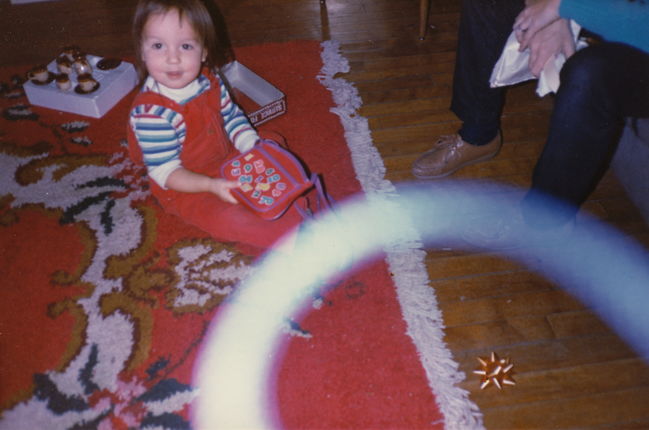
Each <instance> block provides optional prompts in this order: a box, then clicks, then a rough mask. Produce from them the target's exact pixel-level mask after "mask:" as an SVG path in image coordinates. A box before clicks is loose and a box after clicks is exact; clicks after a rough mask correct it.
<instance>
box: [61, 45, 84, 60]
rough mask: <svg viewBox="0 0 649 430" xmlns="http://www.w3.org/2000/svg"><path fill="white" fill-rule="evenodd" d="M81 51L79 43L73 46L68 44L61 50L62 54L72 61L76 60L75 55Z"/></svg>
mask: <svg viewBox="0 0 649 430" xmlns="http://www.w3.org/2000/svg"><path fill="white" fill-rule="evenodd" d="M79 52H81V48H79V47H78V46H77V45H71V46H66V47H64V48H63V50H62V51H61V55H63V56H65V57H67V58H68V60H70V62H72V61H74V57H75V55H76V54H77V53H79Z"/></svg>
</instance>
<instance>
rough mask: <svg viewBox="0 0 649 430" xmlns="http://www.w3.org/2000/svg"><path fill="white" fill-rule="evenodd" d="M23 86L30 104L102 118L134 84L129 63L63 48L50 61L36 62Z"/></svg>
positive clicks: (133, 74)
mask: <svg viewBox="0 0 649 430" xmlns="http://www.w3.org/2000/svg"><path fill="white" fill-rule="evenodd" d="M26 77H27V80H26V81H25V84H24V85H23V87H24V89H25V93H26V94H27V98H28V100H29V102H30V103H31V104H32V105H35V106H42V107H46V108H50V109H56V110H60V111H64V112H70V113H76V114H79V115H84V116H90V117H94V118H101V117H102V116H103V115H104V114H105V113H106V112H108V111H109V110H110V109H111V108H112V107H113V106H115V104H117V102H119V101H120V100H121V99H122V98H123V97H124V96H125V95H126V94H128V93H129V92H130V91H131V90H132V89H133V88H134V87H135V85H137V73H136V72H135V68H134V67H133V65H132V64H131V63H128V62H126V61H122V60H120V59H116V58H105V57H100V56H96V55H90V54H86V53H84V52H83V51H82V50H81V49H80V48H79V47H76V46H69V47H65V48H63V50H62V51H61V53H60V54H59V55H58V56H57V57H56V58H55V59H54V60H52V61H51V62H50V63H49V64H47V65H45V64H43V65H37V66H34V67H33V68H32V69H31V70H29V71H28V72H27V74H26Z"/></svg>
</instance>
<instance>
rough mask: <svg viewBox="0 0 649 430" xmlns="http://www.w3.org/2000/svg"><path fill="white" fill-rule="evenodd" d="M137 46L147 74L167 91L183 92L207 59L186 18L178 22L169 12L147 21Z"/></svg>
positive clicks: (173, 11) (173, 14) (173, 12)
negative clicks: (139, 46)
mask: <svg viewBox="0 0 649 430" xmlns="http://www.w3.org/2000/svg"><path fill="white" fill-rule="evenodd" d="M141 43H142V57H143V58H142V59H143V60H144V64H145V65H146V69H147V72H148V73H149V75H150V76H152V77H153V79H155V80H156V81H158V82H159V83H161V84H162V85H164V86H166V87H169V88H175V89H179V88H184V87H185V86H187V84H189V83H190V82H191V81H193V80H194V79H196V77H197V76H198V74H199V73H200V71H201V64H202V63H203V61H205V57H206V56H207V52H206V51H205V48H204V47H203V43H202V41H201V40H199V38H198V36H197V35H196V33H195V32H194V29H193V28H192V26H191V24H190V23H189V22H188V21H187V18H186V17H183V19H182V20H180V19H179V17H178V11H176V10H173V9H172V10H170V11H169V12H167V13H164V14H154V15H151V16H150V17H149V19H148V20H147V22H146V24H145V26H144V31H143V32H142V41H141Z"/></svg>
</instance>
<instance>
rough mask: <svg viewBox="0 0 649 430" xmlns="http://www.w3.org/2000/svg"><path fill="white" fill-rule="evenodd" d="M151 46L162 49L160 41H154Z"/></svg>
mask: <svg viewBox="0 0 649 430" xmlns="http://www.w3.org/2000/svg"><path fill="white" fill-rule="evenodd" d="M151 48H153V49H162V43H160V42H155V43H154V44H152V45H151Z"/></svg>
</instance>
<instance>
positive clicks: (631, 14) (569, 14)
mask: <svg viewBox="0 0 649 430" xmlns="http://www.w3.org/2000/svg"><path fill="white" fill-rule="evenodd" d="M559 14H560V15H561V17H563V18H568V19H573V20H575V21H576V22H577V23H578V24H579V25H581V26H582V27H584V28H586V29H588V30H590V31H592V32H593V33H597V34H599V35H600V36H602V37H603V38H604V39H606V40H608V41H611V42H622V43H626V44H629V45H632V46H635V47H636V48H639V49H642V50H643V51H645V52H649V2H647V1H646V0H634V1H632V0H562V1H561V6H560V8H559Z"/></svg>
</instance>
